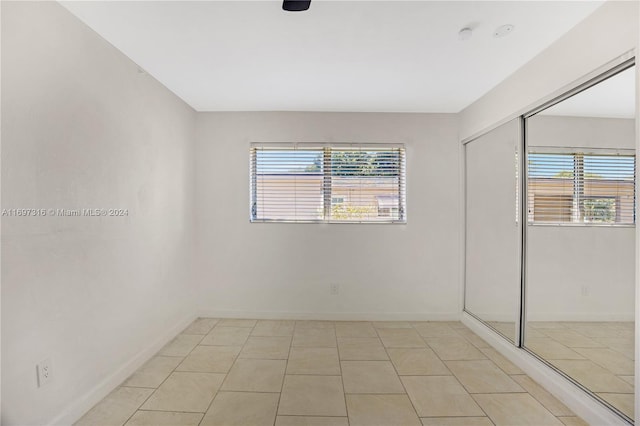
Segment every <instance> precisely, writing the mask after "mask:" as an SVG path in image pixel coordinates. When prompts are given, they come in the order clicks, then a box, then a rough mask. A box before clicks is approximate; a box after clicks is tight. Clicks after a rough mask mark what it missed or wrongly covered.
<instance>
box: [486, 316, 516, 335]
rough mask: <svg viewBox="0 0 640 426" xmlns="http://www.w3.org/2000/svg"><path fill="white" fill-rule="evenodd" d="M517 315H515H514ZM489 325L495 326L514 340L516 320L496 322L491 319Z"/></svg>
mask: <svg viewBox="0 0 640 426" xmlns="http://www.w3.org/2000/svg"><path fill="white" fill-rule="evenodd" d="M514 316H515V315H514ZM489 325H490V326H491V327H493V328H494V329H495V330H496V331H497V332H498V333H500V334H502V335H503V336H504V337H506V338H507V339H509V340H511V341H513V340H514V339H515V336H516V324H515V323H514V322H496V321H491V322H489Z"/></svg>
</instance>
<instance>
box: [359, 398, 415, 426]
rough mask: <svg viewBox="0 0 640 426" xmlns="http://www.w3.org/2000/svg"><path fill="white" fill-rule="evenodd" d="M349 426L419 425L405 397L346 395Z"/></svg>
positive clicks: (409, 402)
mask: <svg viewBox="0 0 640 426" xmlns="http://www.w3.org/2000/svg"><path fill="white" fill-rule="evenodd" d="M347 412H348V413H349V424H350V426H389V425H402V426H415V425H421V422H420V419H418V416H417V415H416V411H415V410H414V409H413V406H412V405H411V401H409V398H408V397H407V395H347Z"/></svg>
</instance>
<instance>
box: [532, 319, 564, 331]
mask: <svg viewBox="0 0 640 426" xmlns="http://www.w3.org/2000/svg"><path fill="white" fill-rule="evenodd" d="M527 327H531V328H536V329H540V330H544V329H556V328H560V329H567V327H566V326H565V325H564V324H562V323H561V322H557V321H528V322H527Z"/></svg>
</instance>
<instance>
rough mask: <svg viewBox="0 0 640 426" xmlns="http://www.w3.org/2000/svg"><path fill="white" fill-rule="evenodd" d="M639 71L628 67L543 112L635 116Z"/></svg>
mask: <svg viewBox="0 0 640 426" xmlns="http://www.w3.org/2000/svg"><path fill="white" fill-rule="evenodd" d="M635 87H636V74H635V68H633V67H632V68H629V69H627V70H625V71H622V72H621V73H619V74H616V75H614V76H613V77H611V78H608V79H606V80H605V81H603V82H600V83H598V84H596V85H595V86H592V87H590V88H588V89H587V90H585V91H583V92H580V93H578V94H577V95H574V96H572V97H570V98H569V99H565V100H564V101H562V102H560V103H559V104H556V105H554V106H552V107H551V108H548V109H546V110H544V111H542V112H541V114H543V115H564V116H573V117H603V118H635V111H636V96H635V94H636V91H635Z"/></svg>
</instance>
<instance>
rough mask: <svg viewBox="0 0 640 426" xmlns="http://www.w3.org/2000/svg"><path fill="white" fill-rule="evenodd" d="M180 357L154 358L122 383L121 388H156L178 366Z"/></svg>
mask: <svg viewBox="0 0 640 426" xmlns="http://www.w3.org/2000/svg"><path fill="white" fill-rule="evenodd" d="M181 361H182V357H171V356H156V357H153V358H151V359H150V360H149V361H147V363H146V364H145V365H143V366H142V367H140V368H139V369H138V371H136V372H135V373H133V374H132V375H131V377H129V378H128V379H127V381H126V382H124V384H123V386H132V387H139V388H157V387H158V386H160V384H161V383H162V382H164V379H166V378H167V377H169V374H171V372H172V371H173V370H174V369H175V368H176V367H177V366H178V364H180V362H181Z"/></svg>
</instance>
